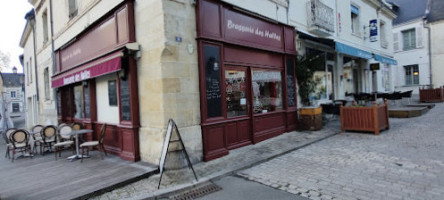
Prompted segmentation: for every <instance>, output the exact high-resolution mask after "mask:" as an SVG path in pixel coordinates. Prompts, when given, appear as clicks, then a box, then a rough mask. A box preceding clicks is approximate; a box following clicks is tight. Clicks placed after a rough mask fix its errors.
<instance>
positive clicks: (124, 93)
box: [120, 79, 131, 121]
mask: <svg viewBox="0 0 444 200" xmlns="http://www.w3.org/2000/svg"><path fill="white" fill-rule="evenodd" d="M120 107H121V110H122V120H126V121H129V120H131V109H130V108H131V107H130V91H129V83H128V79H125V80H122V79H120Z"/></svg>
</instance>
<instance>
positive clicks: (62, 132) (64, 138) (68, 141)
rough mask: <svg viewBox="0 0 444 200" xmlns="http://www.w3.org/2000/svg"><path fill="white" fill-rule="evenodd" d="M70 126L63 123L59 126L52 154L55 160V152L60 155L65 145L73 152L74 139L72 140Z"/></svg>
mask: <svg viewBox="0 0 444 200" xmlns="http://www.w3.org/2000/svg"><path fill="white" fill-rule="evenodd" d="M71 132H72V128H71V126H69V125H66V124H65V125H64V126H61V127H60V128H59V132H58V137H57V143H55V144H54V155H55V159H56V160H57V153H59V157H60V156H61V151H62V150H63V149H65V148H67V147H70V148H71V151H72V152H73V154H74V141H73V140H72V135H70V133H71Z"/></svg>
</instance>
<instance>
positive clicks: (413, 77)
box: [404, 65, 419, 85]
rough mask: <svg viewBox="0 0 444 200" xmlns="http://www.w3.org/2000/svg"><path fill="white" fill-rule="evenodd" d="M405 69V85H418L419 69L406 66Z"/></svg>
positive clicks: (414, 66)
mask: <svg viewBox="0 0 444 200" xmlns="http://www.w3.org/2000/svg"><path fill="white" fill-rule="evenodd" d="M404 69H405V84H406V85H418V84H419V69H418V65H407V66H404Z"/></svg>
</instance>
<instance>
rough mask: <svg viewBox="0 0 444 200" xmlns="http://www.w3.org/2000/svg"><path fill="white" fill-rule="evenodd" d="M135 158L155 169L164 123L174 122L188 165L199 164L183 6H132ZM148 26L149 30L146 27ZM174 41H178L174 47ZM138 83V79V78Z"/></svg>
mask: <svg viewBox="0 0 444 200" xmlns="http://www.w3.org/2000/svg"><path fill="white" fill-rule="evenodd" d="M135 5H136V6H135V17H136V20H135V21H136V41H137V42H138V43H139V44H141V46H142V48H141V49H142V50H141V57H140V59H139V60H138V62H137V65H138V74H139V77H140V78H139V95H140V96H139V102H140V123H141V128H140V130H139V133H140V135H139V140H140V154H141V155H140V156H141V159H142V160H143V161H148V162H151V163H158V161H159V158H160V152H161V149H162V145H163V140H164V137H165V136H164V135H165V131H166V125H167V122H168V119H169V118H172V119H173V120H175V122H176V123H177V125H178V127H179V131H180V133H181V136H182V137H183V139H184V143H185V145H186V147H187V151H188V153H189V154H190V156H191V160H192V162H195V161H197V160H200V159H201V158H202V139H201V129H200V125H199V124H200V105H199V83H198V80H199V78H198V67H197V44H196V40H195V37H196V25H195V24H196V19H195V10H194V6H193V5H191V3H190V1H185V0H164V1H137V2H136V4H135ZM147 24H149V26H147ZM176 37H180V38H181V39H182V41H181V42H177V41H176ZM142 77H143V78H142Z"/></svg>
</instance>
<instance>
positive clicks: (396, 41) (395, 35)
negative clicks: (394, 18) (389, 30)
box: [393, 32, 400, 52]
mask: <svg viewBox="0 0 444 200" xmlns="http://www.w3.org/2000/svg"><path fill="white" fill-rule="evenodd" d="M399 50H400V48H399V33H398V32H395V33H393V51H394V52H397V51H399Z"/></svg>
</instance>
